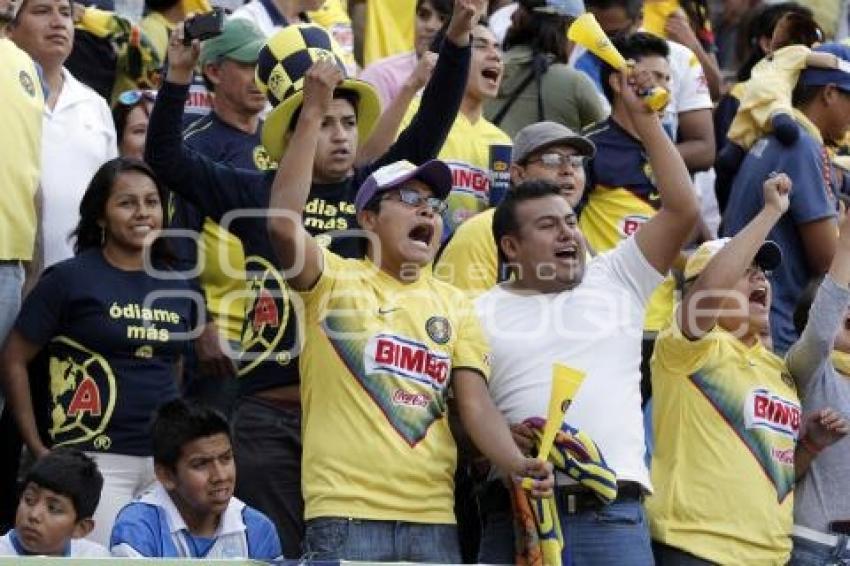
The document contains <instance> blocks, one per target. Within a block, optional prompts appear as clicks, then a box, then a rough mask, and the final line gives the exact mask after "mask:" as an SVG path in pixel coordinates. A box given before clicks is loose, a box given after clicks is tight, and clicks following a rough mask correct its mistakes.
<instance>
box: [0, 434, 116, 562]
mask: <svg viewBox="0 0 850 566" xmlns="http://www.w3.org/2000/svg"><path fill="white" fill-rule="evenodd" d="M102 487H103V476H101V475H100V471H99V470H98V469H97V464H95V462H94V460H92V459H91V458H89V457H88V456H86V455H85V454H83V453H82V452H80V451H79V450H76V449H74V448H65V447H60V448H56V449H55V450H53V451H52V452H50V453H49V454H47V455H46V456H44V457H43V458H41V459H40V460H39V461H37V462H36V463H35V465H34V466H33V467H32V469H31V470H30V472H29V474H27V477H26V479H25V480H24V491H23V493H22V494H21V501H20V503H18V511H17V513H16V514H15V528H14V529H12V530H11V531H9V532H8V533H6V534H5V535H3V537H0V556H32V555H38V556H72V557H102V556H109V552H108V551H107V550H106V549H105V548H103V547H102V546H101V545H99V544H97V543H94V542H91V541H88V540H85V539H84V538H83V537H85V536H86V535H88V534H89V533H90V532H91V531H92V529H93V528H94V520H92V515H94V510H95V509H96V508H97V504H98V502H99V501H100V490H101V488H102Z"/></svg>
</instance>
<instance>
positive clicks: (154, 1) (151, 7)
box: [145, 0, 180, 13]
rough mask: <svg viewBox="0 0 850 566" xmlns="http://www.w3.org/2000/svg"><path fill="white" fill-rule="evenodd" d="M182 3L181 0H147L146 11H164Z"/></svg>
mask: <svg viewBox="0 0 850 566" xmlns="http://www.w3.org/2000/svg"><path fill="white" fill-rule="evenodd" d="M179 3H180V0H145V12H146V13H147V12H164V11H165V10H168V9H170V8H173V7H174V6H176V5H177V4H179Z"/></svg>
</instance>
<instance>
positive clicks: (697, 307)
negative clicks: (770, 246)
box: [677, 174, 791, 340]
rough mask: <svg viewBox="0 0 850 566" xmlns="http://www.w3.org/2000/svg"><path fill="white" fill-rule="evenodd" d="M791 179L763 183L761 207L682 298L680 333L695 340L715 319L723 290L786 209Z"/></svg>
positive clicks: (728, 287)
mask: <svg viewBox="0 0 850 566" xmlns="http://www.w3.org/2000/svg"><path fill="white" fill-rule="evenodd" d="M790 191H791V179H789V178H788V176H787V175H785V174H780V175H776V176H775V177H771V178H770V179H768V180H767V181H765V183H764V208H763V209H762V210H761V212H759V213H758V214H757V215H756V217H755V218H753V219H752V220H751V221H750V223H749V224H747V225H746V226H745V227H744V229H743V230H741V231H740V232H739V233H738V234H736V235H735V237H734V238H732V240H731V241H730V242H729V243H728V244H726V246H724V247H723V249H722V250H720V251H719V252H718V253H717V255H716V256H715V257H714V258H712V260H711V261H710V262H709V263H708V265H707V266H706V267H705V270H704V271H703V272H702V273H701V274H700V276H699V278H698V279H697V280H696V282H695V283H694V284H693V287H691V289H690V291H688V294H687V295H685V298H684V299H682V304H681V306H680V307H679V311H678V313H677V316H678V317H679V327H680V328H681V329H682V333H683V334H684V335H685V336H687V337H688V338H690V339H692V340H697V339H699V338H701V337H702V336H703V335H705V334H706V333H708V332H709V331H710V330H711V329H712V328H714V325H715V324H716V322H717V319H718V315H719V314H720V309H721V307H722V306H723V302H724V300H725V299H726V296H727V293H725V291H730V290H731V289H732V288H733V287H734V286H735V283H737V281H738V280H739V279H740V278H741V276H742V275H743V274H744V272H745V271H746V269H747V268H748V267H749V266H750V265H751V264H752V262H753V259H754V258H755V256H756V253H757V252H758V250H759V248H760V247H761V245H762V243H764V240H765V238H766V237H767V234H768V233H769V232H770V230H771V229H772V228H773V226H774V225H775V224H776V223H777V222H778V221H779V219H780V218H781V217H782V215H783V214H785V211H786V210H788V205H789V193H790Z"/></svg>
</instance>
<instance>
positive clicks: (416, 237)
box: [407, 223, 434, 250]
mask: <svg viewBox="0 0 850 566" xmlns="http://www.w3.org/2000/svg"><path fill="white" fill-rule="evenodd" d="M407 237H408V238H409V239H410V240H411V241H412V242H413V243H414V244H415V245H416V246H417V247H419V248H421V249H423V250H428V249H430V247H431V242H432V241H433V239H434V226H433V224H428V223H422V224H417V225H416V226H415V227H414V228H413V229H412V230H411V231H410V232H408V234H407Z"/></svg>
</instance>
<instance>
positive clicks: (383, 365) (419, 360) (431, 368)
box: [365, 334, 451, 389]
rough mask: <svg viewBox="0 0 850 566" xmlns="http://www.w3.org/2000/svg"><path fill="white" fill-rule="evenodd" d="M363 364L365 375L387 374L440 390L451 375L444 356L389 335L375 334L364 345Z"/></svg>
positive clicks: (449, 363) (447, 360)
mask: <svg viewBox="0 0 850 566" xmlns="http://www.w3.org/2000/svg"><path fill="white" fill-rule="evenodd" d="M365 362H366V371H367V373H370V374H371V373H375V372H389V373H392V374H394V375H398V376H400V377H404V378H407V379H411V380H413V381H418V382H422V383H426V384H428V385H430V386H431V387H433V388H434V389H442V388H444V387H445V386H446V384H447V382H448V379H449V375H450V373H451V361H450V358H449V356H447V355H446V354H443V353H440V352H433V351H431V350H429V349H428V348H427V347H426V346H425V345H424V344H422V343H420V342H415V341H413V340H410V339H408V338H403V337H399V336H394V335H391V334H378V335H377V336H374V337H372V338H371V339H370V340H369V341H368V342H367V343H366V356H365Z"/></svg>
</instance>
